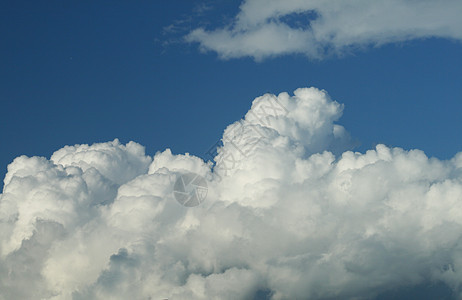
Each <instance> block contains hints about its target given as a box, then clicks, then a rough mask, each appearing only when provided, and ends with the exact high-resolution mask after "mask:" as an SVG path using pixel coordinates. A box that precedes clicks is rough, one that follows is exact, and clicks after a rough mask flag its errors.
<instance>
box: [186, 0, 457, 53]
mask: <svg viewBox="0 0 462 300" xmlns="http://www.w3.org/2000/svg"><path fill="white" fill-rule="evenodd" d="M461 11H462V2H460V1H458V0H443V1H432V0H379V1H368V0H357V1H335V0H323V1H319V0H309V1H305V0H287V1H280V0H269V1H268V0H245V1H243V2H242V4H241V6H240V10H239V13H238V14H237V15H236V16H235V18H234V21H233V22H231V23H230V24H228V25H226V26H225V27H222V28H215V29H211V30H208V29H205V28H203V27H200V28H196V29H194V30H193V31H191V32H190V33H189V34H188V35H187V36H186V41H188V42H197V43H199V46H200V49H201V50H203V51H213V52H216V53H217V54H218V55H219V56H220V57H221V58H223V59H230V58H239V57H253V58H254V59H255V60H262V59H265V58H268V57H274V56H279V55H286V54H303V55H306V56H308V57H310V58H312V59H322V58H324V57H326V56H330V55H343V54H344V53H348V52H350V51H352V50H354V49H357V48H364V47H367V46H381V45H383V44H387V43H394V42H403V41H409V40H413V39H421V38H430V37H437V38H446V39H454V40H459V41H460V40H461V39H462V32H461V30H460V28H462V19H461V18H460V13H461Z"/></svg>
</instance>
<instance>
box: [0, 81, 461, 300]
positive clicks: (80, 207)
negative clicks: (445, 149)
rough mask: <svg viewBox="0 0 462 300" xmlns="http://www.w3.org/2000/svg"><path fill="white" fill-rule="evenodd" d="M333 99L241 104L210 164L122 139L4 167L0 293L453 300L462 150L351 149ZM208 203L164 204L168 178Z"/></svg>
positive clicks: (301, 94)
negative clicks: (201, 181) (203, 189)
mask: <svg viewBox="0 0 462 300" xmlns="http://www.w3.org/2000/svg"><path fill="white" fill-rule="evenodd" d="M342 109H343V106H342V105H341V104H339V103H337V102H335V101H333V100H331V99H330V98H329V96H328V95H327V94H326V92H324V91H320V90H318V89H315V88H303V89H298V90H296V91H295V92H294V95H293V96H290V95H289V94H287V93H281V94H279V95H277V96H276V95H270V94H267V95H264V96H262V97H258V98H256V99H255V100H254V101H253V104H252V107H251V109H250V110H249V112H248V113H247V114H246V115H245V117H244V118H243V119H242V120H240V121H238V122H235V123H233V124H231V125H230V126H228V128H226V130H225V132H224V134H223V144H222V146H221V147H220V148H219V149H218V151H217V154H216V157H215V163H211V162H204V161H203V160H202V159H200V158H198V157H195V156H193V155H189V154H185V155H175V154H172V152H171V151H170V150H169V149H167V150H165V151H163V152H158V153H157V154H156V155H155V156H154V157H153V158H151V157H149V156H147V155H145V152H144V148H143V147H142V146H141V145H139V144H137V143H134V142H130V143H128V144H126V145H122V144H121V143H120V142H119V141H118V140H115V141H113V142H108V143H100V144H94V145H91V146H89V145H76V146H73V147H64V148H63V149H60V150H58V151H57V152H55V153H54V154H53V155H52V157H51V159H49V160H48V159H46V158H43V157H25V156H21V157H18V158H16V159H15V160H14V161H13V162H12V163H11V164H10V165H9V167H8V173H7V175H6V177H5V180H4V189H3V193H2V194H0V233H1V235H0V236H1V240H0V255H1V256H0V299H35V298H38V299H127V298H133V299H163V298H168V299H252V298H257V299H370V298H374V297H375V296H377V295H380V294H381V293H383V292H387V291H393V290H396V289H399V288H403V287H404V288H412V287H415V286H419V285H422V284H424V285H432V284H442V285H444V286H447V287H448V289H451V290H452V292H453V293H454V295H456V296H459V297H460V296H461V295H462V294H461V292H462V289H461V284H462V274H461V270H462V243H461V241H462V202H461V201H462V153H459V154H457V155H456V156H455V157H454V158H452V159H451V160H445V161H443V160H438V159H436V158H428V157H427V156H426V155H425V154H424V153H423V152H422V151H420V150H410V151H407V150H403V149H400V148H389V147H386V146H384V145H378V146H377V147H376V148H375V149H372V150H369V151H367V152H366V153H357V152H352V151H348V150H347V149H348V148H349V147H350V146H351V141H350V139H349V136H348V134H347V132H346V131H345V129H344V128H343V127H341V126H340V125H338V124H336V123H335V122H336V121H338V119H339V118H340V117H341V114H342ZM185 172H193V173H196V174H199V175H201V176H203V177H204V178H207V180H208V182H207V183H208V195H207V199H206V201H205V202H204V203H202V204H201V205H199V206H196V207H193V208H186V207H183V206H181V205H180V204H179V203H178V202H177V201H175V198H174V195H173V187H174V183H175V181H176V179H177V178H178V176H179V175H181V174H182V173H185Z"/></svg>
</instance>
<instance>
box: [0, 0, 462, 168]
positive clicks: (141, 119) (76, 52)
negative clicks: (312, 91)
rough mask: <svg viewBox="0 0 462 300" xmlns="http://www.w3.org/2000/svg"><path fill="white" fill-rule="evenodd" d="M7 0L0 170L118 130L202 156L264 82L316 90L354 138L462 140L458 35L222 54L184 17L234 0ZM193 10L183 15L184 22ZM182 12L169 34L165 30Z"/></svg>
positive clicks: (432, 152) (457, 146)
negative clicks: (333, 52)
mask: <svg viewBox="0 0 462 300" xmlns="http://www.w3.org/2000/svg"><path fill="white" fill-rule="evenodd" d="M201 3H202V2H201V1H139V2H137V3H136V4H129V3H127V2H123V1H117V2H115V3H113V2H111V4H110V5H109V2H104V1H99V2H97V3H92V4H88V3H85V2H80V3H79V2H76V1H75V2H69V3H61V2H58V1H51V2H48V3H47V5H43V3H37V2H33V1H7V2H4V3H3V4H2V6H1V10H0V13H1V15H2V16H1V18H0V30H1V36H2V43H1V46H0V57H1V60H0V64H1V67H0V78H1V89H0V99H1V107H2V110H1V111H2V118H1V121H0V122H1V123H0V126H1V127H0V128H1V131H0V140H1V141H2V147H1V150H0V151H1V153H0V157H1V160H0V167H1V171H0V175H2V177H3V175H4V174H5V172H6V166H7V164H9V163H10V162H11V161H12V160H13V159H14V158H15V157H17V156H19V155H22V154H25V155H29V156H32V155H40V156H46V157H49V156H50V155H51V154H52V153H53V152H54V151H55V150H57V149H59V148H60V147H61V146H63V145H73V144H80V143H93V142H99V141H108V140H112V139H114V138H119V139H120V140H121V141H123V142H127V141H130V140H134V141H137V142H139V143H141V144H143V145H145V146H146V147H147V152H148V153H151V154H153V153H155V152H156V151H158V150H163V149H165V148H167V147H170V148H172V150H173V152H175V153H184V152H190V153H193V154H196V155H199V156H203V153H204V152H205V151H207V149H208V148H209V147H210V146H211V145H213V144H214V143H215V141H216V140H218V139H220V137H221V133H222V131H223V129H224V128H225V127H226V125H227V124H229V123H231V122H232V121H234V120H237V119H239V118H240V117H241V116H242V115H243V114H244V113H245V112H246V111H247V110H248V108H249V107H250V103H251V101H252V100H253V99H254V98H255V97H257V96H260V95H262V94H263V93H266V92H271V93H276V94H277V93H279V92H283V91H287V92H289V93H291V92H292V91H293V90H295V89H296V88H298V87H304V86H315V87H318V88H321V89H325V90H327V91H328V92H329V94H330V95H331V97H332V98H333V99H335V100H337V101H338V102H340V103H344V104H345V110H344V115H343V117H342V119H341V120H340V121H339V123H341V124H342V125H343V126H345V128H346V129H347V130H348V131H349V132H350V133H351V135H352V136H353V137H354V138H356V139H357V140H358V141H359V142H360V147H358V148H357V150H359V151H364V150H365V149H369V148H371V147H373V146H374V145H375V144H376V143H385V144H387V145H391V146H400V147H404V148H405V149H412V148H419V149H422V150H424V151H425V152H426V153H427V154H428V155H429V156H437V157H439V158H449V157H452V156H453V155H454V154H455V153H456V152H458V151H459V150H461V149H462V139H460V131H461V130H462V119H461V118H460V112H461V111H462V101H460V99H461V96H462V85H461V84H460V82H461V79H462V55H461V54H462V45H461V43H460V42H458V41H454V40H447V39H441V38H426V39H421V40H412V41H405V42H399V43H393V44H388V45H385V46H382V47H366V49H361V50H358V51H353V53H350V54H346V55H344V56H342V57H329V58H326V59H323V60H313V59H309V58H307V57H306V56H304V55H301V54H293V55H290V54H289V55H284V56H281V57H274V58H269V59H266V60H264V61H260V62H256V61H255V60H254V59H252V58H249V57H243V58H238V59H228V60H221V59H219V58H218V57H217V54H215V53H213V52H207V53H201V52H200V51H199V50H198V46H197V43H192V44H191V43H184V42H182V41H181V37H182V35H186V34H187V33H188V28H195V27H198V26H200V25H201V24H206V26H207V28H211V29H213V28H215V27H214V26H221V25H222V23H223V22H224V20H227V19H229V18H231V17H232V16H233V15H234V14H235V13H236V12H237V10H238V7H239V1H234V2H233V3H231V1H229V2H227V1H218V2H216V3H215V4H214V5H213V6H211V7H209V9H208V10H206V11H205V12H203V14H202V15H197V14H196V13H197V9H198V7H201V6H200V5H201ZM189 17H190V18H191V20H188V19H189ZM178 20H186V21H184V23H182V24H183V25H182V26H184V27H181V28H179V29H178V31H177V32H169V31H166V30H165V28H166V27H168V26H169V25H172V24H175V22H177V21H178Z"/></svg>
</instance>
